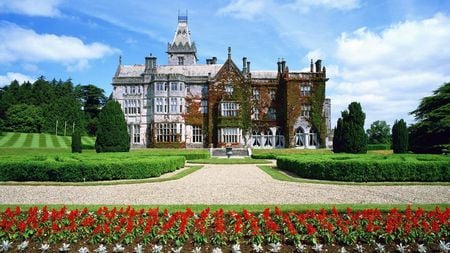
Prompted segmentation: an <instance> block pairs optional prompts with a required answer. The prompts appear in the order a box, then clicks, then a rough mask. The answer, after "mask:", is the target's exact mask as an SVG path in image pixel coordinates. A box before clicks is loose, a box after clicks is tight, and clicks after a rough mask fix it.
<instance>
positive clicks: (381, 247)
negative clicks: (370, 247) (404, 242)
mask: <svg viewBox="0 0 450 253" xmlns="http://www.w3.org/2000/svg"><path fill="white" fill-rule="evenodd" d="M375 251H376V252H378V253H383V252H386V250H385V249H384V245H383V244H381V243H377V246H376V247H375Z"/></svg>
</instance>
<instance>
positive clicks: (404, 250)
mask: <svg viewBox="0 0 450 253" xmlns="http://www.w3.org/2000/svg"><path fill="white" fill-rule="evenodd" d="M396 246H397V251H398V252H400V253H405V252H406V249H407V248H408V245H405V246H403V244H401V243H400V245H396Z"/></svg>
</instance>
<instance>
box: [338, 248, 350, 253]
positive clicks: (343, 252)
mask: <svg viewBox="0 0 450 253" xmlns="http://www.w3.org/2000/svg"><path fill="white" fill-rule="evenodd" d="M347 252H348V251H347V250H346V249H345V248H344V247H342V248H340V249H339V253H347Z"/></svg>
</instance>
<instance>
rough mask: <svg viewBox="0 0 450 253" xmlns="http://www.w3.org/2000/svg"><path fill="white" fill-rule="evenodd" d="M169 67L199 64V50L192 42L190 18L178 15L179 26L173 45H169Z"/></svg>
mask: <svg viewBox="0 0 450 253" xmlns="http://www.w3.org/2000/svg"><path fill="white" fill-rule="evenodd" d="M167 54H168V62H169V65H194V64H196V63H197V48H196V47H195V42H193V41H192V40H191V32H190V31H189V27H188V16H187V11H186V15H180V14H179V13H178V26H177V30H176V31H175V36H174V37H173V40H172V43H168V45H167Z"/></svg>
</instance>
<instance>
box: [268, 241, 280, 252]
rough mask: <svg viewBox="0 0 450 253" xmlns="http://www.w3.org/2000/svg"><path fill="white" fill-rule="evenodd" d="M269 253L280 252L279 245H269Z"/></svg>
mask: <svg viewBox="0 0 450 253" xmlns="http://www.w3.org/2000/svg"><path fill="white" fill-rule="evenodd" d="M269 247H270V249H269V251H270V252H280V250H281V243H279V242H277V243H271V244H269Z"/></svg>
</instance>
